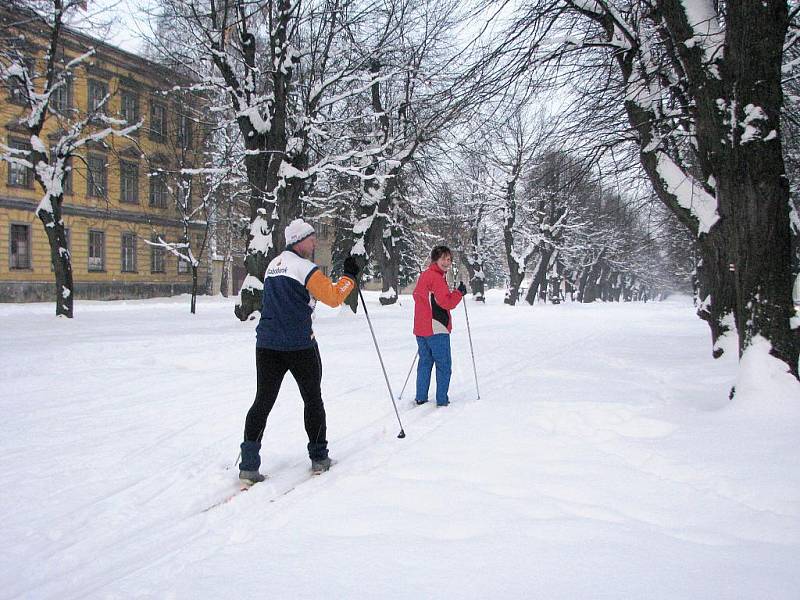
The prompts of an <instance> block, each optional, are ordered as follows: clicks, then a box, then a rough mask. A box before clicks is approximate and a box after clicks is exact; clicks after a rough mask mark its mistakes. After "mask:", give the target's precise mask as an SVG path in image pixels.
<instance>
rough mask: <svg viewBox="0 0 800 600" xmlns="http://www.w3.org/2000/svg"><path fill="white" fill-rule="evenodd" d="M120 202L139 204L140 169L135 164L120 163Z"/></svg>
mask: <svg viewBox="0 0 800 600" xmlns="http://www.w3.org/2000/svg"><path fill="white" fill-rule="evenodd" d="M119 201H120V202H125V203H128V204H138V203H139V167H138V166H137V165H136V164H134V163H129V162H125V161H119Z"/></svg>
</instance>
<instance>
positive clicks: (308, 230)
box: [284, 219, 314, 247]
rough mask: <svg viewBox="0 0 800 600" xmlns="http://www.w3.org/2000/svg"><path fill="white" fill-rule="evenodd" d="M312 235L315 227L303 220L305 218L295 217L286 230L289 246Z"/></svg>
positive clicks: (285, 234) (287, 244)
mask: <svg viewBox="0 0 800 600" xmlns="http://www.w3.org/2000/svg"><path fill="white" fill-rule="evenodd" d="M310 235H314V228H313V227H312V226H311V225H309V224H308V223H306V222H305V221H303V219H295V220H294V221H292V222H291V223H289V224H288V225H287V226H286V229H285V230H284V236H285V237H286V246H287V247H288V246H291V245H292V244H296V243H297V242H301V241H303V240H304V239H306V238H307V237H308V236H310Z"/></svg>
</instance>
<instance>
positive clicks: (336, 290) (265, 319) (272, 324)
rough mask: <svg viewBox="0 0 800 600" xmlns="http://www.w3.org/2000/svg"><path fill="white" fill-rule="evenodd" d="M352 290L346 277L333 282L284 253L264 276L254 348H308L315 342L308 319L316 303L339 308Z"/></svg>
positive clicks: (308, 263) (305, 261)
mask: <svg viewBox="0 0 800 600" xmlns="http://www.w3.org/2000/svg"><path fill="white" fill-rule="evenodd" d="M354 287H355V282H354V281H353V280H352V279H350V278H349V277H342V278H341V279H340V280H339V281H337V282H336V283H333V282H332V281H331V280H330V279H328V278H327V277H326V276H325V274H324V273H323V272H322V271H320V269H319V267H318V266H317V265H315V264H314V263H313V262H311V261H310V260H308V259H305V258H303V257H301V256H299V255H297V254H295V253H294V252H292V251H291V250H284V251H283V252H281V253H280V254H279V255H278V256H276V257H275V258H274V259H272V262H270V263H269V265H268V266H267V272H266V275H265V276H264V292H263V297H262V300H261V319H260V320H259V322H258V326H257V327H256V346H257V347H259V348H269V349H270V350H303V349H305V348H310V347H311V346H313V345H314V343H315V341H314V331H313V330H312V328H311V319H312V315H313V314H314V306H315V305H316V303H317V300H320V301H322V302H324V303H325V304H327V305H328V306H339V305H340V304H341V303H342V302H344V301H345V299H346V298H347V296H348V295H349V294H350V292H351V291H352V290H353V288H354Z"/></svg>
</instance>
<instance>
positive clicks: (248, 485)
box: [201, 482, 256, 512]
mask: <svg viewBox="0 0 800 600" xmlns="http://www.w3.org/2000/svg"><path fill="white" fill-rule="evenodd" d="M254 485H256V483H244V482H241V483H240V487H239V489H238V490H236V491H235V492H233V493H232V494H229V495H228V496H226V497H225V498H223V499H222V500H220V501H219V502H215V503H214V504H212V505H211V506H209V507H208V508H204V509H203V510H202V511H201V512H208V511H210V510H211V509H212V508H217V507H218V506H222V505H223V504H228V503H229V502H230V501H231V500H233V499H234V498H236V497H237V496H239V495H240V494H242V493H243V492H246V491H247V490H249V489H250V488H251V487H253V486H254Z"/></svg>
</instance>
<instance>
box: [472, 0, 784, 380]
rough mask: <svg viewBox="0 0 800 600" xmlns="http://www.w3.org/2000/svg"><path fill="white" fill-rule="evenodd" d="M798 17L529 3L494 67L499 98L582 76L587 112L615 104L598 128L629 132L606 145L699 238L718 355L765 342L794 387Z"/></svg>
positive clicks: (668, 4) (651, 5) (751, 9)
mask: <svg viewBox="0 0 800 600" xmlns="http://www.w3.org/2000/svg"><path fill="white" fill-rule="evenodd" d="M488 4H491V5H494V4H496V3H494V2H489V3H488ZM797 14H798V12H797V5H796V3H794V2H792V3H791V12H790V4H789V3H788V2H787V1H786V0H764V1H763V2H719V3H717V2H712V1H711V0H692V1H688V0H658V1H652V2H651V1H646V0H558V1H553V2H550V1H547V2H545V1H541V0H525V1H523V2H521V3H519V6H518V10H517V11H516V13H515V15H514V17H513V18H512V19H511V22H512V23H511V25H510V26H509V29H508V31H507V35H505V36H503V38H502V39H500V40H498V41H497V43H496V44H495V45H494V49H493V51H492V52H491V53H490V55H489V56H488V62H490V63H491V64H492V65H494V67H495V71H494V72H495V73H496V74H497V80H496V82H497V84H498V88H500V87H502V86H504V85H507V84H508V81H510V80H515V79H518V78H519V77H520V76H521V75H523V74H524V73H526V72H528V71H529V70H531V69H535V68H536V67H540V68H542V69H546V72H548V73H550V74H551V75H553V76H554V77H556V78H558V77H564V76H566V77H569V78H572V76H576V77H575V78H574V79H573V81H575V82H579V85H580V86H581V89H580V90H574V91H575V93H577V94H578V95H579V96H580V97H581V98H582V99H585V104H586V105H593V106H596V105H598V104H600V103H603V104H605V106H606V109H605V110H604V111H602V112H600V113H599V115H600V118H599V119H598V120H601V121H603V120H604V118H605V117H607V116H608V115H610V114H612V112H613V114H614V115H615V117H613V118H609V119H607V120H606V121H605V122H614V123H616V124H618V125H624V130H622V129H620V130H618V131H617V132H616V133H617V139H616V141H613V140H610V139H607V138H606V139H604V140H602V142H601V143H605V144H606V148H613V147H614V145H615V144H618V143H625V142H627V143H630V144H633V145H634V146H635V148H636V150H637V151H638V154H639V158H640V161H641V165H642V168H643V169H644V171H645V172H646V173H647V176H648V178H649V179H650V182H651V184H652V186H653V189H654V190H655V193H656V194H657V196H658V198H659V199H660V201H661V202H663V203H664V204H665V205H666V206H667V207H668V208H669V209H670V210H671V211H672V212H673V213H674V214H675V215H676V216H677V217H678V219H679V220H680V222H681V223H682V224H683V225H684V227H686V228H687V229H688V230H689V231H690V232H691V233H692V234H693V235H694V236H696V238H697V246H698V252H699V256H700V262H699V267H698V277H697V280H698V292H699V300H700V311H699V313H700V315H701V316H702V317H703V318H704V319H705V320H706V321H707V322H708V323H709V326H710V328H711V332H712V338H713V341H714V347H715V353H717V354H718V353H720V352H721V345H720V344H718V342H719V340H720V337H721V336H723V335H725V334H726V333H731V334H735V335H737V336H738V348H739V353H740V355H741V354H742V353H743V352H744V350H745V349H746V348H748V347H749V346H750V344H751V342H752V340H753V339H754V338H755V337H758V336H761V337H763V338H766V339H767V340H768V341H769V343H770V345H771V353H772V355H773V356H775V357H777V358H778V359H780V360H782V361H784V362H785V363H786V364H787V365H788V368H789V369H790V370H791V372H792V373H794V374H795V376H797V373H798V351H799V349H800V329H798V327H797V325H798V323H797V322H796V321H795V322H792V321H791V318H792V316H793V306H792V290H791V288H792V280H793V272H792V255H791V237H792V232H791V229H790V202H789V186H788V182H787V179H786V177H785V166H784V158H783V154H782V150H783V136H782V127H781V122H780V119H781V112H782V109H783V106H784V90H783V87H782V83H783V82H782V68H781V65H782V62H783V58H784V52H785V50H784V46H785V44H786V43H787V41H788V42H789V43H790V44H796V41H797V35H796V34H797V29H796V24H795V20H796V18H797ZM790 23H791V27H792V29H791V31H789V26H790ZM787 32H788V33H789V35H788V37H787ZM619 117H622V118H624V120H625V121H626V122H624V123H623V122H622V121H621V120H620V119H619ZM590 131H591V130H590ZM584 133H585V134H587V136H586V137H589V134H590V132H589V131H586V132H584ZM591 133H596V132H594V131H591Z"/></svg>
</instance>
